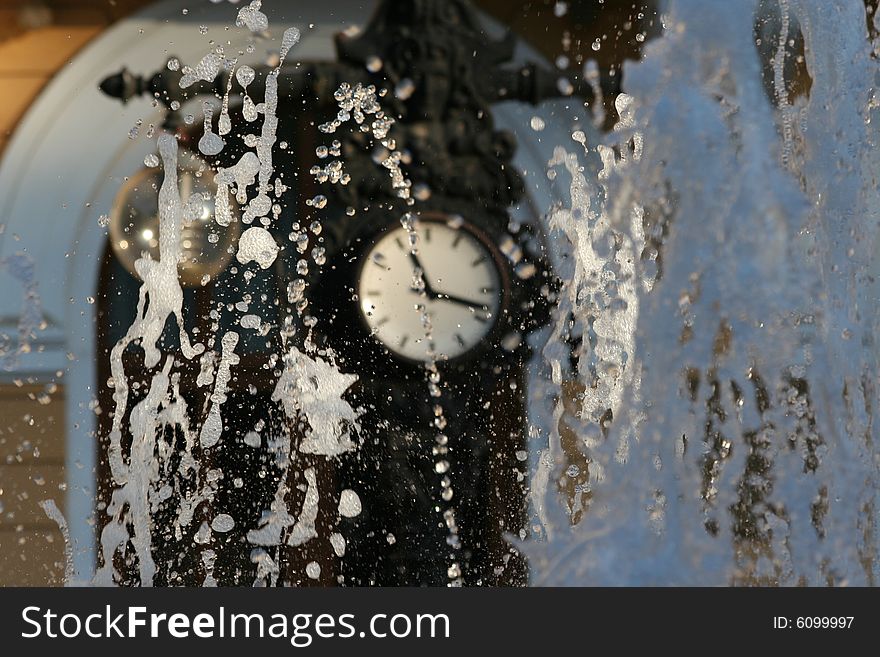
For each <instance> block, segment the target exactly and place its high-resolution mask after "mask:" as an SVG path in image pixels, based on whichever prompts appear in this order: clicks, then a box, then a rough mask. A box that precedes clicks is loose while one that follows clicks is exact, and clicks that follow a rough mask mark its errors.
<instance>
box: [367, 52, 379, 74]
mask: <svg viewBox="0 0 880 657" xmlns="http://www.w3.org/2000/svg"><path fill="white" fill-rule="evenodd" d="M367 70H368V71H369V72H370V73H378V72H379V71H381V70H382V60H381V59H380V58H379V57H376V56H375V55H373V56H372V57H368V58H367Z"/></svg>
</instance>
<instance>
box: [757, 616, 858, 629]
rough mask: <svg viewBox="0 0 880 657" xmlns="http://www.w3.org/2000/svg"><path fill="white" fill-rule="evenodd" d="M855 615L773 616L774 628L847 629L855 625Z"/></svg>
mask: <svg viewBox="0 0 880 657" xmlns="http://www.w3.org/2000/svg"><path fill="white" fill-rule="evenodd" d="M854 620H855V616H798V617H797V618H795V619H794V620H792V619H791V618H787V617H785V616H775V617H774V618H773V628H774V629H777V630H785V629H791V628H797V629H799V630H847V629H850V628H851V627H852V625H853V621H854Z"/></svg>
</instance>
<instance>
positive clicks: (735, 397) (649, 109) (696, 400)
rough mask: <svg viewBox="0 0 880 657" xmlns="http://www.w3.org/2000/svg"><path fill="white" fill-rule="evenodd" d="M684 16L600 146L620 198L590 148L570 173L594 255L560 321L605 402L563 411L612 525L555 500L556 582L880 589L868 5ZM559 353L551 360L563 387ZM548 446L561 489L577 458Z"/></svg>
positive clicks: (652, 55)
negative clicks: (764, 47)
mask: <svg viewBox="0 0 880 657" xmlns="http://www.w3.org/2000/svg"><path fill="white" fill-rule="evenodd" d="M759 8H760V13H756V10H758V9H759ZM667 9H668V12H667V13H666V14H664V18H663V22H664V34H663V35H662V36H661V37H660V38H658V39H657V40H656V41H655V42H653V43H651V44H648V46H647V47H646V48H645V52H644V57H643V61H641V62H639V63H635V64H631V65H628V66H627V67H626V68H625V71H624V73H625V75H624V80H625V83H624V90H625V91H626V93H627V94H628V95H627V96H624V97H622V102H624V103H626V104H627V105H630V104H631V107H629V109H628V110H626V108H623V109H625V111H624V112H623V114H625V115H627V114H629V113H630V111H631V117H632V120H631V121H624V122H622V124H621V125H619V126H618V127H619V129H618V130H617V131H615V132H614V133H613V134H612V135H609V136H608V137H607V138H606V139H605V140H604V142H605V143H602V144H596V145H590V144H588V145H587V148H588V149H589V150H590V151H593V152H597V154H598V155H599V156H601V159H602V161H603V164H604V168H603V170H602V174H601V175H600V176H599V177H598V180H593V179H592V176H590V175H589V174H588V173H584V170H583V169H578V168H577V164H576V163H577V160H578V158H579V157H582V156H583V155H582V154H581V153H578V149H572V148H571V146H566V149H571V150H572V152H564V151H561V150H560V151H559V152H558V154H557V157H556V158H555V160H554V162H552V163H551V165H552V166H555V167H558V166H562V167H563V168H564V170H565V171H567V173H568V175H569V177H570V179H571V188H572V189H571V198H572V203H571V206H570V207H569V208H565V209H561V210H559V211H556V212H554V213H552V214H551V226H552V227H554V228H556V229H557V233H556V234H557V239H563V240H565V241H566V242H568V243H569V244H570V246H569V248H570V250H571V252H572V253H573V254H574V255H575V259H576V265H575V270H574V272H572V275H571V278H570V279H569V280H567V281H566V282H565V290H566V291H567V294H566V295H565V296H564V298H563V302H562V304H561V305H560V308H559V309H558V312H559V313H560V317H561V316H562V314H566V315H569V316H571V317H572V318H573V319H574V321H575V322H576V325H577V326H578V330H579V331H581V332H582V337H583V341H582V343H581V344H582V345H583V346H582V347H581V351H580V353H578V354H577V356H578V367H577V368H576V371H575V372H570V373H568V375H569V376H573V377H575V378H576V380H577V382H578V384H579V385H580V389H581V390H582V391H583V392H582V394H581V395H580V397H579V398H580V400H581V401H580V403H579V407H578V408H577V409H576V410H575V412H569V411H566V410H565V409H561V408H553V407H550V408H547V409H546V411H545V413H547V414H550V415H551V416H552V417H553V422H555V423H556V425H555V426H559V425H560V424H561V423H562V424H565V423H567V425H568V426H574V427H576V429H577V432H578V436H579V437H580V438H581V441H582V449H583V450H584V453H585V454H586V455H587V457H588V459H589V468H590V481H589V486H588V488H589V496H588V500H587V501H586V502H585V503H586V504H587V505H588V506H589V508H588V511H587V513H586V514H585V515H584V519H583V520H582V521H581V522H580V523H578V524H574V523H573V522H571V521H570V518H567V517H565V514H564V513H562V512H559V513H556V514H555V515H554V514H552V513H551V512H552V510H553V509H558V508H559V505H558V503H557V502H556V500H557V499H558V495H557V493H556V491H555V489H554V487H553V486H552V485H550V484H549V483H548V485H547V486H546V487H545V488H544V490H543V493H542V494H543V497H542V498H541V500H540V501H541V508H542V509H549V511H547V512H546V513H545V514H544V517H543V520H544V522H545V525H547V529H548V534H549V536H550V537H551V538H550V540H549V541H548V542H546V543H544V544H534V545H532V551H531V553H532V556H533V559H532V565H533V575H534V579H535V581H536V582H537V583H541V584H555V585H565V584H569V585H571V584H581V585H583V584H643V585H644V584H701V585H705V584H713V583H714V584H722V585H723V584H738V583H742V584H790V585H791V584H811V585H822V584H827V583H831V584H836V585H842V584H873V583H876V581H877V576H878V574H880V564H878V560H877V556H876V548H877V539H878V536H877V513H878V507H877V504H878V502H880V500H878V499H877V491H878V483H880V482H878V454H877V447H876V445H877V439H878V435H877V426H876V423H875V420H874V413H875V412H876V406H877V399H878V387H877V373H878V371H880V370H878V362H877V359H878V351H877V346H876V343H875V340H874V335H876V333H877V329H878V304H877V299H878V284H877V281H876V258H877V255H878V241H877V230H878V226H880V222H878V218H880V217H878V207H880V205H878V200H880V199H878V189H877V185H876V179H875V172H876V171H877V170H878V165H880V161H878V158H880V156H878V150H877V134H876V127H875V126H876V125H877V121H876V102H875V100H874V93H875V91H874V89H875V87H876V84H877V73H878V68H877V62H876V59H875V58H874V57H873V56H872V44H871V43H870V41H869V40H868V38H867V29H866V20H865V9H864V5H863V3H861V2H858V1H856V0H851V1H848V2H834V3H828V2H824V1H823V0H781V1H780V2H779V3H778V5H777V3H776V1H775V0H769V1H766V2H761V3H760V5H759V4H758V3H757V2H755V1H744V2H737V3H707V2H704V1H702V0H670V2H669V3H668V7H667ZM766 22H769V23H771V27H773V28H775V30H776V34H775V35H774V36H775V38H773V40H772V49H773V50H772V51H771V53H770V54H771V56H773V57H775V58H776V61H775V62H774V63H775V66H774V67H773V69H772V70H771V71H770V76H771V77H772V84H771V85H770V88H769V89H768V88H767V87H766V86H765V85H764V84H763V83H762V68H761V61H760V59H759V54H760V53H759V51H758V50H757V49H756V46H755V32H756V23H758V24H763V23H766ZM718 26H724V28H723V29H719V27H718ZM789 32H790V33H791V34H792V35H794V34H795V33H796V32H799V33H800V35H801V38H802V39H803V43H804V52H805V58H804V59H803V60H799V59H797V58H796V54H795V53H792V52H790V49H789V47H788V46H789V44H790V43H791V42H792V41H793V39H792V41H790V40H789V39H788V38H787V37H786V36H785V34H786V33H789ZM786 58H790V59H791V61H786ZM799 65H800V66H799ZM784 73H788V74H789V75H791V76H795V75H800V76H801V80H800V82H801V84H800V90H801V93H800V95H799V96H795V94H794V93H790V90H791V89H793V88H796V87H797V84H796V82H797V80H794V79H788V80H786V79H784V78H783V74H784ZM806 77H808V78H809V81H810V82H809V84H808V85H804V84H803V78H806ZM618 102H621V100H620V99H619V101H618ZM611 148H614V149H615V150H613V151H612V150H611ZM612 153H617V154H618V156H617V157H613V156H612ZM587 171H589V169H587ZM591 199H600V201H599V202H598V203H597V202H596V201H593V202H592V203H591ZM560 321H561V320H560ZM556 338H557V339H556V340H555V341H553V340H551V343H550V344H549V345H548V346H547V347H546V348H545V349H544V357H545V359H546V360H547V361H548V363H549V364H550V366H551V367H550V369H551V370H552V371H554V372H559V374H556V375H554V381H553V382H552V384H555V385H556V386H557V389H558V385H559V381H560V380H561V379H562V378H563V377H564V376H565V373H562V372H560V368H561V367H562V365H561V360H560V356H561V351H560V348H559V341H558V338H559V336H558V331H557V336H556ZM551 387H552V385H551ZM551 426H554V425H552V424H551ZM557 431H558V430H557ZM549 439H550V443H549V444H548V445H547V448H546V453H545V458H544V459H543V460H542V464H544V465H543V467H544V469H545V470H552V472H553V475H552V476H550V475H547V473H546V472H545V476H544V479H545V480H546V481H548V482H553V481H556V479H554V477H556V476H564V474H563V475H558V474H557V473H559V472H560V471H562V470H563V467H564V459H563V458H562V456H561V450H560V448H559V437H558V435H556V436H554V435H552V434H551V435H550V437H549ZM539 497H541V495H539ZM548 498H549V499H548Z"/></svg>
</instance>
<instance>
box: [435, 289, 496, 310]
mask: <svg viewBox="0 0 880 657" xmlns="http://www.w3.org/2000/svg"><path fill="white" fill-rule="evenodd" d="M436 297H437V298H438V299H441V300H444V301H450V302H452V303H457V304H459V305H460V306H468V307H469V308H474V309H477V310H485V308H486V304H485V303H480V302H479V301H471V300H470V299H463V298H462V297H457V296H455V295H454V294H446V293H445V292H438V293H437V295H436Z"/></svg>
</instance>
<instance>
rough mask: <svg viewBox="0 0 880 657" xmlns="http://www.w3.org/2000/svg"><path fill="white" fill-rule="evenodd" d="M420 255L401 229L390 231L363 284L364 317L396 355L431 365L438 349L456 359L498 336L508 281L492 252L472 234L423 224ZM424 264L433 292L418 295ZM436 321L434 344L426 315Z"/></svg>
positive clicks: (375, 250) (369, 260) (364, 271)
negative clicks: (491, 335)
mask: <svg viewBox="0 0 880 657" xmlns="http://www.w3.org/2000/svg"><path fill="white" fill-rule="evenodd" d="M416 232H417V233H418V236H419V248H418V256H416V257H413V255H412V253H411V251H410V246H409V237H410V236H409V233H408V232H407V231H406V230H405V229H404V228H403V227H402V226H401V227H398V228H394V229H392V230H390V231H388V232H387V233H385V234H384V235H383V236H382V237H381V238H380V239H379V240H378V241H377V242H376V243H375V244H374V245H373V246H372V248H371V249H370V250H369V252H368V253H367V256H366V259H365V260H364V262H363V266H362V268H361V273H360V279H359V280H358V284H357V293H358V298H359V299H360V308H361V312H362V313H363V315H364V318H365V319H366V322H367V325H368V326H369V327H370V329H371V330H372V332H373V334H374V335H375V336H376V337H377V338H378V339H379V341H380V342H382V344H384V345H385V346H386V347H388V349H390V350H391V351H392V352H394V353H396V354H399V355H401V356H405V357H407V358H411V359H413V360H422V361H425V360H428V359H429V351H430V347H431V346H433V351H434V352H435V354H436V355H437V356H438V357H440V358H443V357H445V358H455V357H456V356H460V355H461V354H463V353H465V352H466V351H468V350H470V349H472V348H473V347H475V346H476V345H477V344H479V342H480V341H481V340H483V338H485V337H486V335H487V334H488V333H489V332H490V331H491V329H492V327H493V326H494V324H495V322H496V320H497V314H498V310H499V306H500V300H501V280H500V277H499V273H498V269H497V266H496V264H495V261H494V260H493V258H492V255H491V254H490V252H489V250H488V249H487V247H486V246H485V245H484V244H483V243H482V242H481V241H480V240H479V239H477V238H476V237H475V236H474V235H473V234H472V233H470V232H469V231H468V230H466V229H464V228H456V227H453V226H451V225H449V224H446V223H441V222H436V221H426V220H422V221H420V222H419V224H418V227H417V229H416ZM417 266H420V267H421V269H422V270H423V272H424V280H425V283H426V291H425V294H424V295H422V294H421V293H420V292H418V291H417V290H415V289H414V285H413V283H414V273H415V268H416V267H417ZM418 304H423V305H424V306H425V308H426V310H427V313H428V316H429V317H430V319H431V326H432V332H431V338H432V342H433V344H432V345H431V344H429V342H428V340H427V338H426V331H425V327H424V326H423V324H422V317H421V313H420V312H419V311H418V310H417V309H416V306H417V305H418Z"/></svg>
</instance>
